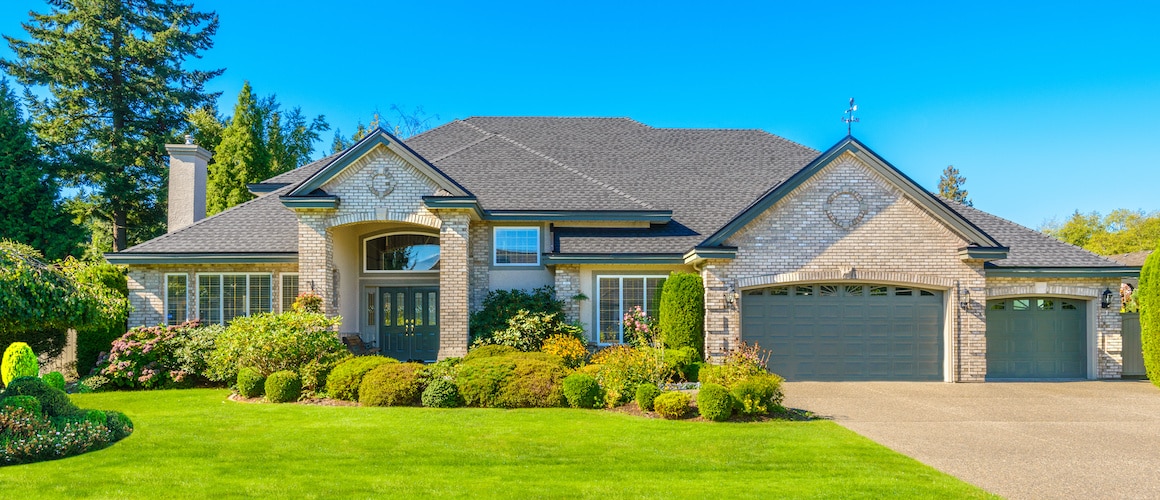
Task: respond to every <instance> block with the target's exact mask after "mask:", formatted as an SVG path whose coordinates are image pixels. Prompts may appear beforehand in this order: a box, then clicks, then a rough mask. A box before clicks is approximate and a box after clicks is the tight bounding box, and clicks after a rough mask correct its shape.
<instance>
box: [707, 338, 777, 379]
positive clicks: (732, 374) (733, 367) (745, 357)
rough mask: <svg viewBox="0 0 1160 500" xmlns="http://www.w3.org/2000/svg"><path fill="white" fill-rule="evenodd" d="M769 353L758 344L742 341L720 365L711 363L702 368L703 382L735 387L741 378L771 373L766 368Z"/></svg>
mask: <svg viewBox="0 0 1160 500" xmlns="http://www.w3.org/2000/svg"><path fill="white" fill-rule="evenodd" d="M769 354H770V353H769V351H766V350H764V349H762V348H761V347H760V346H758V345H757V344H754V345H752V346H750V345H749V344H746V343H745V342H742V343H740V344H738V346H737V348H736V349H734V350H732V351H730V352H729V354H728V355H727V356H725V359H724V360H722V363H721V364H720V365H709V366H705V367H704V368H702V369H701V373H700V379H701V382H703V383H710V384H719V385H723V386H725V387H733V384H735V383H737V382H739V381H741V380H745V379H747V378H749V377H753V376H759V375H765V374H767V373H769V371H768V370H766V368H765V366H766V362H767V361H768V360H769Z"/></svg>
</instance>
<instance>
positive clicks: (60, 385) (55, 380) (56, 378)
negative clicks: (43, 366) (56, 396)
mask: <svg viewBox="0 0 1160 500" xmlns="http://www.w3.org/2000/svg"><path fill="white" fill-rule="evenodd" d="M40 378H42V379H44V382H45V383H47V384H48V385H50V386H52V387H55V388H57V389H60V390H62V391H63V390H64V375H61V373H60V372H48V373H45V374H44V376H43V377H40Z"/></svg>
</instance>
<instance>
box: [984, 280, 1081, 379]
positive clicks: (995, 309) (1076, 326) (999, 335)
mask: <svg viewBox="0 0 1160 500" xmlns="http://www.w3.org/2000/svg"><path fill="white" fill-rule="evenodd" d="M1086 339H1087V307H1086V304H1085V303H1084V302H1083V301H1080V300H1068V299H1058V298H1051V297H1026V298H1017V299H1003V300H988V301H987V378H988V379H1020V378H1084V377H1087V352H1086V351H1087V349H1086V346H1087V342H1086Z"/></svg>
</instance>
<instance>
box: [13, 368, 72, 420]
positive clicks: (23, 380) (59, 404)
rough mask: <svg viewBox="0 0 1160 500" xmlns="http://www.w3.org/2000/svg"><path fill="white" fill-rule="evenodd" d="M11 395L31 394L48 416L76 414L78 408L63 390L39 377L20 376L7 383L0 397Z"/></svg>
mask: <svg viewBox="0 0 1160 500" xmlns="http://www.w3.org/2000/svg"><path fill="white" fill-rule="evenodd" d="M12 396H32V397H34V398H36V399H37V400H38V401H40V408H41V410H43V411H44V414H45V415H46V416H49V417H68V416H71V415H76V414H77V413H78V412H80V409H79V408H77V407H76V405H74V404H73V402H72V400H70V399H69V398H68V394H65V393H64V391H62V390H60V389H57V388H54V387H52V386H50V385H48V383H47V382H45V381H43V380H41V379H40V378H39V377H20V378H17V379H15V380H13V381H12V383H10V384H8V388H7V389H5V390H4V393H3V394H0V399H4V398H8V397H12Z"/></svg>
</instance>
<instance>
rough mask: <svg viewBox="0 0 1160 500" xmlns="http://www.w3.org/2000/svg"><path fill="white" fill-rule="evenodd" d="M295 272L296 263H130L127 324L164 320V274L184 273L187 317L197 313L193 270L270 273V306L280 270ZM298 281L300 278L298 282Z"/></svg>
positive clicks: (276, 297)
mask: <svg viewBox="0 0 1160 500" xmlns="http://www.w3.org/2000/svg"><path fill="white" fill-rule="evenodd" d="M294 272H298V265H297V264H293V263H282V264H198V265H192V264H172V265H169V264H167V265H134V266H130V267H129V279H128V281H129V305H131V306H133V311H132V312H131V313H129V326H130V327H134V326H142V325H144V326H153V325H159V324H162V323H164V322H165V275H166V274H185V275H186V284H187V285H186V301H187V302H186V303H187V304H189V309H188V315H189V318H191V319H192V318H196V317H197V316H198V313H197V273H207V274H212V273H256V274H267V273H269V274H273V277H272V281H271V287H270V288H271V294H272V299H273V304H274V310H275V311H277V310H278V307H279V304H281V300H282V287H281V278H280V276H281V274H282V273H294ZM299 283H301V281H300V282H299Z"/></svg>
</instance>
